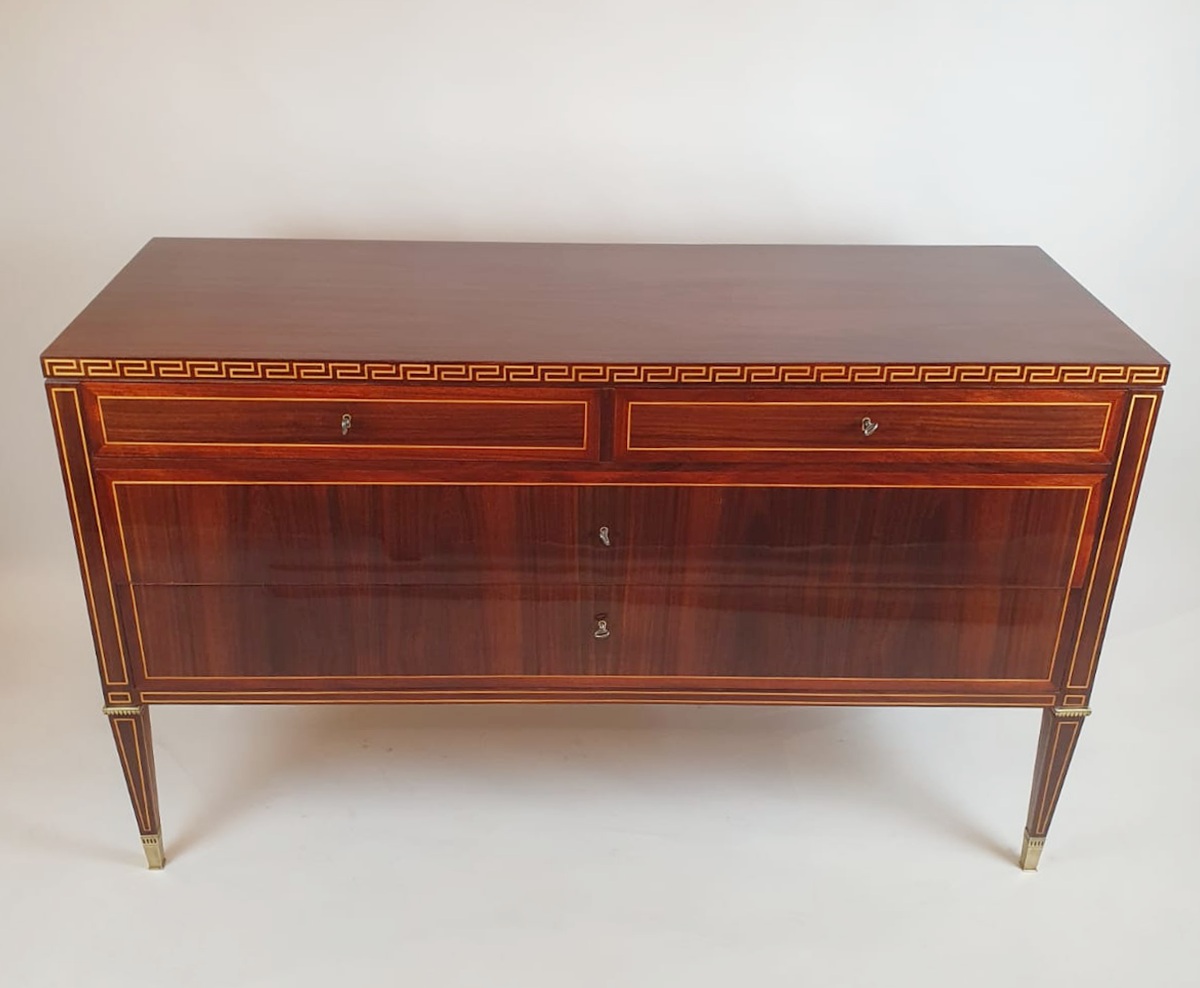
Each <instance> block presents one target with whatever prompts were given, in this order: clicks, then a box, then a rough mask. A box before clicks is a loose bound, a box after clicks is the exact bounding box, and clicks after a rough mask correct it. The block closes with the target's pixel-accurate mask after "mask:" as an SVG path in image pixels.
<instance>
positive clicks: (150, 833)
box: [104, 707, 166, 868]
mask: <svg viewBox="0 0 1200 988" xmlns="http://www.w3.org/2000/svg"><path fill="white" fill-rule="evenodd" d="M104 712H105V713H106V714H108V722H109V724H110V725H111V726H112V732H113V739H114V740H115V741H116V742H117V754H119V755H120V756H121V769H122V770H123V771H124V773H125V784H126V785H127V786H128V787H129V798H130V800H132V802H133V815H134V816H135V817H136V818H137V824H138V830H139V831H140V832H141V835H142V847H143V849H144V850H145V852H146V863H147V864H148V865H149V866H150V867H151V868H161V867H162V866H163V864H164V863H165V860H166V859H165V858H164V857H163V847H162V827H161V825H160V823H159V819H158V786H157V783H156V782H155V779H154V749H153V747H152V744H151V738H150V712H149V711H148V710H147V709H146V708H145V707H105V708H104Z"/></svg>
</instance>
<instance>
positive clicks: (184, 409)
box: [89, 385, 599, 460]
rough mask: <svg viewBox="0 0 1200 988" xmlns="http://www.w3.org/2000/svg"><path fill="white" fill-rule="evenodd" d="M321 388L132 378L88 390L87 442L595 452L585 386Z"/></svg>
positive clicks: (441, 453) (268, 450)
mask: <svg viewBox="0 0 1200 988" xmlns="http://www.w3.org/2000/svg"><path fill="white" fill-rule="evenodd" d="M378 395H379V392H378V391H377V390H370V389H367V390H364V389H362V388H353V389H351V388H344V389H343V388H325V389H320V390H316V389H312V390H306V391H305V392H304V393H303V394H300V393H297V390H296V389H293V388H288V389H286V393H281V392H280V391H274V392H272V391H270V390H269V389H262V388H257V389H231V388H228V387H223V388H221V389H212V390H205V391H204V392H198V391H196V390H194V389H193V390H188V391H183V392H180V393H172V394H169V395H168V394H163V393H162V390H161V389H155V388H150V387H147V388H141V389H138V388H137V387H136V386H116V385H109V386H95V387H93V388H91V390H90V392H89V405H90V407H91V408H92V409H93V414H94V420H95V427H94V432H95V434H96V443H95V445H96V448H97V450H98V451H99V452H102V453H111V454H114V455H121V456H129V455H134V456H136V455H139V454H146V455H155V456H161V455H164V454H168V453H171V452H178V453H184V454H186V455H189V456H191V455H196V454H200V455H204V454H208V455H226V456H227V455H230V454H237V453H239V452H244V453H249V454H252V455H258V454H266V455H274V456H277V455H287V456H289V457H295V456H303V455H318V456H329V455H336V454H338V453H343V454H344V453H353V454H356V455H367V456H369V455H370V454H371V453H372V452H375V453H380V454H385V455H389V456H392V457H394V456H396V455H401V456H404V457H441V458H455V459H459V458H467V459H535V460H540V459H554V460H589V459H596V458H597V456H598V450H599V429H598V421H599V412H598V399H597V395H596V393H595V392H592V391H584V390H578V391H576V390H565V389H558V390H557V391H555V390H546V389H538V390H536V391H522V390H521V389H512V388H505V389H502V390H501V389H491V390H488V389H481V388H467V389H451V388H429V389H422V388H405V389H403V394H402V395H397V396H396V397H388V398H382V397H379V396H378Z"/></svg>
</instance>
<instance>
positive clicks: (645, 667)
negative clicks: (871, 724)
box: [132, 586, 1062, 682]
mask: <svg viewBox="0 0 1200 988" xmlns="http://www.w3.org/2000/svg"><path fill="white" fill-rule="evenodd" d="M132 594H133V598H132V599H133V601H134V604H135V606H136V609H137V614H138V619H137V628H138V631H137V635H138V642H139V647H140V650H141V653H142V657H143V658H142V661H143V663H144V667H143V668H144V675H145V677H146V678H147V679H149V680H161V679H172V680H189V679H197V680H205V679H278V678H317V679H320V678H326V679H356V678H431V679H437V678H439V677H445V678H449V679H461V678H468V677H544V676H566V677H601V678H614V679H615V678H619V679H626V680H628V679H634V680H637V679H644V680H647V681H648V682H650V681H656V680H661V679H681V680H702V679H714V678H719V679H721V680H737V679H764V678H780V679H862V680H885V679H902V680H923V679H940V680H1025V681H1045V680H1046V679H1048V678H1049V676H1050V671H1051V666H1052V662H1053V655H1054V651H1055V647H1056V643H1057V642H1058V629H1059V622H1060V619H1061V613H1062V594H1061V593H1056V592H1054V591H1049V590H1038V589H1015V590H1014V589H1002V588H971V589H961V588H914V587H907V588H875V589H871V590H862V589H859V588H848V587H796V588H791V589H778V588H777V589H762V588H753V589H746V588H730V587H724V588H713V587H691V588H680V587H637V588H624V589H620V588H613V587H596V586H592V587H586V586H580V587H545V586H542V587H529V586H517V587H508V586H501V587H464V586H450V587H446V586H422V587H416V586H391V587H381V586H361V587H330V586H326V587H311V586H243V587H226V586H140V587H134V588H132ZM598 634H599V637H598Z"/></svg>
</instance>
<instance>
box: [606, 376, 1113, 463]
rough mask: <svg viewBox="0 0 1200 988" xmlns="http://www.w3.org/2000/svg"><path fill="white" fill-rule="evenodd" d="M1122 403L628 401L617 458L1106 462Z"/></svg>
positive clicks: (802, 396)
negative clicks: (825, 456) (818, 456)
mask: <svg viewBox="0 0 1200 988" xmlns="http://www.w3.org/2000/svg"><path fill="white" fill-rule="evenodd" d="M1121 400H1122V394H1121V392H1117V391H1087V392H1067V391H1052V390H1037V391H997V390H991V391H977V392H971V391H962V390H958V389H955V390H950V391H933V390H929V389H925V390H922V391H921V392H919V393H917V394H914V393H912V392H906V391H903V390H900V389H875V390H867V389H857V390H853V389H845V390H826V389H820V390H819V391H816V390H792V389H760V390H738V391H725V390H721V391H718V390H715V389H705V390H695V391H691V392H685V391H682V390H676V389H669V390H657V391H656V390H650V389H645V390H637V391H627V392H621V393H619V395H618V400H617V414H616V421H617V428H616V431H615V440H616V446H615V449H616V455H617V456H618V458H620V459H626V460H635V461H645V460H666V461H691V460H708V461H716V460H735V461H736V460H763V461H779V460H784V461H786V460H790V459H798V458H804V457H810V458H811V457H813V456H814V454H827V453H831V452H836V453H838V454H840V455H842V456H843V457H846V458H854V459H866V460H872V459H874V460H879V459H893V460H894V459H897V458H904V459H913V460H925V461H938V460H941V461H962V462H966V461H985V462H1003V461H1006V460H1007V461H1012V460H1021V459H1041V460H1044V461H1047V462H1084V463H1100V462H1107V461H1108V460H1109V459H1110V458H1111V456H1112V449H1113V445H1114V442H1115V439H1116V436H1115V428H1116V423H1117V421H1118V420H1119V418H1120V416H1119V415H1117V414H1114V412H1115V411H1116V406H1117V405H1118V403H1119V402H1120V401H1121Z"/></svg>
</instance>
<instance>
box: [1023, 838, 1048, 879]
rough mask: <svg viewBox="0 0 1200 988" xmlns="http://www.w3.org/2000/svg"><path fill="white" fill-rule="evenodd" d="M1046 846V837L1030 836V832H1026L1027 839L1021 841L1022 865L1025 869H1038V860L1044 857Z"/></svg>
mask: <svg viewBox="0 0 1200 988" xmlns="http://www.w3.org/2000/svg"><path fill="white" fill-rule="evenodd" d="M1045 846H1046V838H1045V837H1030V836H1029V832H1028V831H1026V832H1025V839H1024V840H1023V841H1022V842H1021V867H1022V869H1024V870H1025V871H1037V866H1038V861H1040V860H1041V857H1042V848H1043V847H1045Z"/></svg>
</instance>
